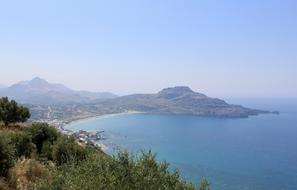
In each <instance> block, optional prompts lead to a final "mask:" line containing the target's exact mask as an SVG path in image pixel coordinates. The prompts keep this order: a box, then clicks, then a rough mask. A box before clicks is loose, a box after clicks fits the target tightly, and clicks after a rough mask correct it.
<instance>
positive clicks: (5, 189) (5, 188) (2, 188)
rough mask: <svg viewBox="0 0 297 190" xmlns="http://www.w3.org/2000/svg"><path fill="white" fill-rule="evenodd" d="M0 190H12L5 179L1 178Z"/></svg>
mask: <svg viewBox="0 0 297 190" xmlns="http://www.w3.org/2000/svg"><path fill="white" fill-rule="evenodd" d="M0 190H10V188H9V184H8V183H7V181H5V179H4V178H0Z"/></svg>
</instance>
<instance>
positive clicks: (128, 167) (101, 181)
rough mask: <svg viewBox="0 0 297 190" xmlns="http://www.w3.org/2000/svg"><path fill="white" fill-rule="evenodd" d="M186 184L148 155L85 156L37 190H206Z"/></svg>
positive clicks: (44, 182) (176, 173)
mask: <svg viewBox="0 0 297 190" xmlns="http://www.w3.org/2000/svg"><path fill="white" fill-rule="evenodd" d="M207 188H208V183H206V182H204V184H203V185H202V186H200V187H195V186H194V185H191V184H187V183H186V182H184V181H182V180H181V179H180V176H179V174H178V172H174V173H171V172H169V170H168V163H166V162H164V163H161V164H159V163H158V162H157V161H156V158H155V155H154V154H152V153H151V152H148V153H143V154H142V155H141V156H140V157H139V158H137V157H134V156H131V155H130V154H128V153H127V152H123V153H119V154H118V156H116V157H114V158H111V157H109V156H106V155H105V154H102V153H96V154H88V156H87V158H86V159H85V160H83V161H82V162H80V163H79V164H70V165H64V166H62V167H61V168H60V169H59V170H56V171H55V172H54V177H53V180H52V181H51V182H50V183H49V182H48V181H41V182H40V183H39V184H38V189H41V190H54V189H70V190H84V189H108V190H118V189H121V190H139V189H142V190H156V189H159V190H181V189H183V190H206V189H207Z"/></svg>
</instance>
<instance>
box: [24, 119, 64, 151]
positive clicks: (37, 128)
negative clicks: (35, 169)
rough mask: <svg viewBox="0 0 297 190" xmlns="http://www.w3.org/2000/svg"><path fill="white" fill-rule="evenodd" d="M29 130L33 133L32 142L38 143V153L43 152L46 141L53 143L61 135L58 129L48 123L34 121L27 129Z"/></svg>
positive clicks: (29, 132)
mask: <svg viewBox="0 0 297 190" xmlns="http://www.w3.org/2000/svg"><path fill="white" fill-rule="evenodd" d="M27 132H28V134H30V135H31V138H32V142H33V143H34V144H35V145H36V148H37V153H38V154H40V153H41V152H42V147H43V145H44V143H45V142H47V143H51V144H53V143H54V142H55V141H56V140H57V139H58V137H59V134H58V132H57V130H56V129H54V128H53V127H50V126H48V124H46V123H33V124H32V126H31V127H29V128H28V129H27Z"/></svg>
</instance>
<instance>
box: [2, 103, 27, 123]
mask: <svg viewBox="0 0 297 190" xmlns="http://www.w3.org/2000/svg"><path fill="white" fill-rule="evenodd" d="M30 117H31V114H30V112H29V109H28V108H25V107H23V106H19V105H18V104H17V102H16V101H14V100H11V101H9V100H8V98H7V97H4V98H1V99H0V121H3V122H4V124H5V126H8V125H9V124H10V123H17V122H25V121H27V120H28V119H29V118H30Z"/></svg>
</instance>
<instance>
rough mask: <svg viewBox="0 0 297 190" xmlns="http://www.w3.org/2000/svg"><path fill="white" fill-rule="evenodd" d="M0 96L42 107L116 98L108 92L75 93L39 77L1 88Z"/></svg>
mask: <svg viewBox="0 0 297 190" xmlns="http://www.w3.org/2000/svg"><path fill="white" fill-rule="evenodd" d="M3 87H4V86H3ZM0 96H8V97H9V98H11V99H15V100H16V101H18V102H20V103H25V104H42V105H52V104H61V103H65V104H67V103H87V102H90V101H93V100H96V99H108V98H115V97H116V95H114V94H112V93H109V92H89V91H75V90H72V89H70V88H68V87H66V86H64V85H62V84H54V83H49V82H47V81H46V80H44V79H41V78H39V77H35V78H33V79H32V80H29V81H21V82H19V83H16V84H13V85H11V86H9V87H4V88H1V89H0Z"/></svg>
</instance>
